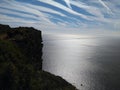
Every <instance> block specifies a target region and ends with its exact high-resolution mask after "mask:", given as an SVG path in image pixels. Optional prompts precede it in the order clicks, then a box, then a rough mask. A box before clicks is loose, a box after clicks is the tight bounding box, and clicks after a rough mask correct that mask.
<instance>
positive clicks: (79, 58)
mask: <svg viewBox="0 0 120 90" xmlns="http://www.w3.org/2000/svg"><path fill="white" fill-rule="evenodd" d="M43 45H44V46H43V70H45V71H48V72H50V73H52V74H54V75H57V76H61V77H62V78H63V79H65V80H66V81H68V82H69V83H71V84H72V85H74V86H75V87H77V89H78V90H120V37H119V36H87V35H86V36H82V35H81V36H80V35H51V34H50V35H49V34H48V35H43Z"/></svg>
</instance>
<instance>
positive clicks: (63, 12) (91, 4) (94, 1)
mask: <svg viewBox="0 0 120 90" xmlns="http://www.w3.org/2000/svg"><path fill="white" fill-rule="evenodd" d="M119 9H120V0H0V23H2V24H9V25H11V26H13V27H16V26H32V27H35V28H37V29H40V30H42V31H43V32H45V33H47V32H48V33H50V32H56V33H59V32H62V33H66V32H71V33H73V32H76V33H80V32H81V31H88V32H92V31H93V32H98V31H102V32H106V31H112V32H116V31H120V10H119Z"/></svg>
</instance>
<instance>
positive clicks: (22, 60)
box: [0, 25, 75, 90]
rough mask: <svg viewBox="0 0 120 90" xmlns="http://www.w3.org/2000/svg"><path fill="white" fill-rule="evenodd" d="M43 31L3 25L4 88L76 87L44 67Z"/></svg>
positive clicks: (0, 87)
mask: <svg viewBox="0 0 120 90" xmlns="http://www.w3.org/2000/svg"><path fill="white" fill-rule="evenodd" d="M42 46H43V45H42V38H41V31H38V30H36V29H34V28H32V27H30V28H27V27H18V28H10V27H9V26H8V25H0V90H75V87H74V86H72V85H71V84H69V83H68V82H66V81H65V80H63V79H62V78H60V77H58V76H54V75H52V74H50V73H47V72H45V71H42Z"/></svg>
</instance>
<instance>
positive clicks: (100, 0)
mask: <svg viewBox="0 0 120 90" xmlns="http://www.w3.org/2000/svg"><path fill="white" fill-rule="evenodd" d="M99 2H100V3H101V4H102V5H103V6H104V7H105V8H106V9H107V10H108V11H109V12H110V13H112V11H111V9H110V8H109V7H108V6H107V5H106V4H105V3H104V2H103V1H102V0H99Z"/></svg>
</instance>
